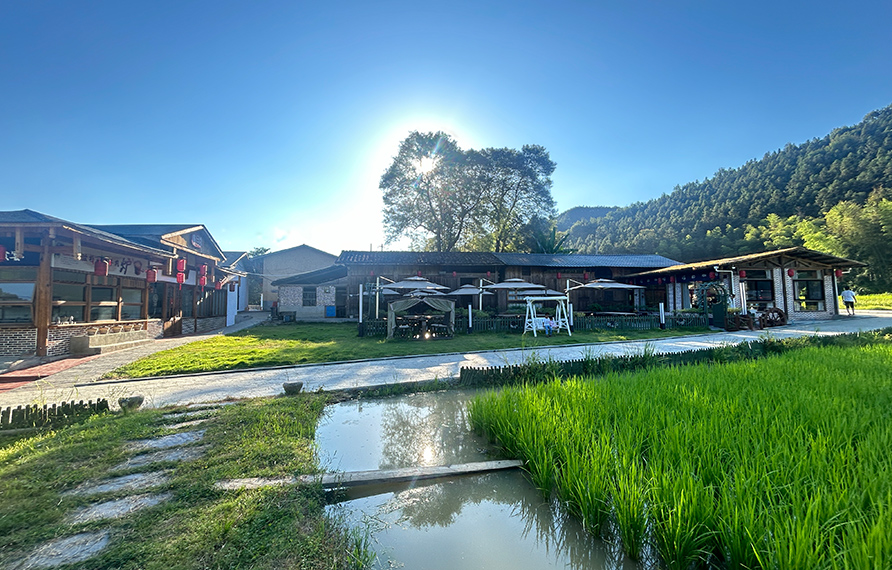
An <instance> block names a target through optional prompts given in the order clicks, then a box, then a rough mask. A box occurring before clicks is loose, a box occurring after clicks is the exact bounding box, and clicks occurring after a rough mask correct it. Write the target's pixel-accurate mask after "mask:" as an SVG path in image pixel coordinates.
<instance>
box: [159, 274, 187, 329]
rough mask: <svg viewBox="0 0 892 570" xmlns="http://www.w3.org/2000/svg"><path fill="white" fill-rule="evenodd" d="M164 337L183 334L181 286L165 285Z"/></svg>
mask: <svg viewBox="0 0 892 570" xmlns="http://www.w3.org/2000/svg"><path fill="white" fill-rule="evenodd" d="M163 330H164V336H165V337H170V336H179V335H181V334H183V311H182V295H181V294H180V290H179V286H177V285H173V284H172V283H165V284H164V325H163Z"/></svg>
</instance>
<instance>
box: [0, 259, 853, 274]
mask: <svg viewBox="0 0 892 570" xmlns="http://www.w3.org/2000/svg"><path fill="white" fill-rule="evenodd" d="M0 261H3V259H2V256H0ZM835 275H836V278H837V279H839V278H840V277H842V269H837V270H836V273H835Z"/></svg>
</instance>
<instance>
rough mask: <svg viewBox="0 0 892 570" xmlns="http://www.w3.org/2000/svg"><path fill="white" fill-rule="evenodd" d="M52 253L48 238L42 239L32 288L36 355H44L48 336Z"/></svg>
mask: <svg viewBox="0 0 892 570" xmlns="http://www.w3.org/2000/svg"><path fill="white" fill-rule="evenodd" d="M51 260H52V254H51V253H50V251H49V240H48V239H47V238H44V239H43V252H42V253H41V254H40V266H39V267H38V269H37V284H36V285H35V290H34V324H35V325H36V326H37V356H46V352H47V339H48V338H49V328H50V318H51V316H52V313H53V308H52V304H53V271H52V268H51V267H50V262H51Z"/></svg>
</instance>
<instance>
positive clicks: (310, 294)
mask: <svg viewBox="0 0 892 570" xmlns="http://www.w3.org/2000/svg"><path fill="white" fill-rule="evenodd" d="M303 289H304V307H315V306H316V288H315V287H304V288H303Z"/></svg>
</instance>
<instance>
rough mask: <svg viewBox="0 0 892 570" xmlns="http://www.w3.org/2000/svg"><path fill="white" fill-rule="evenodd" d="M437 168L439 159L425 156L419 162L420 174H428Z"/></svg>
mask: <svg viewBox="0 0 892 570" xmlns="http://www.w3.org/2000/svg"><path fill="white" fill-rule="evenodd" d="M436 167H437V158H436V157H434V156H425V157H423V158H422V159H421V160H419V161H418V172H420V173H422V174H427V173H428V172H430V171H431V170H433V169H434V168H436Z"/></svg>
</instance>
